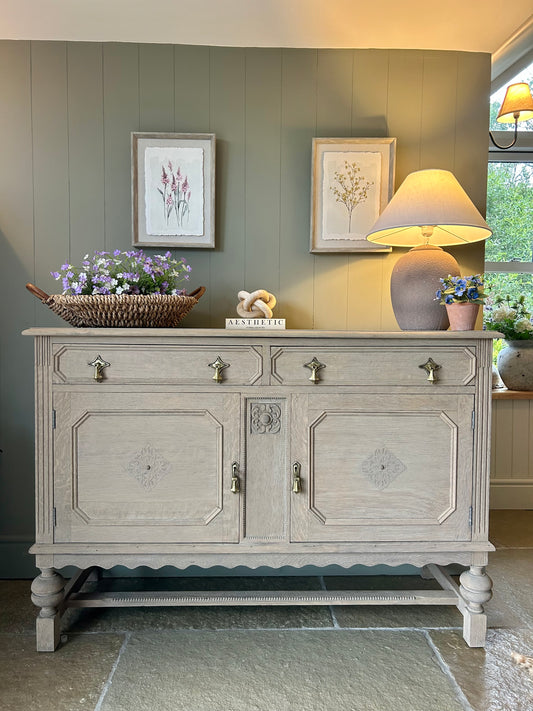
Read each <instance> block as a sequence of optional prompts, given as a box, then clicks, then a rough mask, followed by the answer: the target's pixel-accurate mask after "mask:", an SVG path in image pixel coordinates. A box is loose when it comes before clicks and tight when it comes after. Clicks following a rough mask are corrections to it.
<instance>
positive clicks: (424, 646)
mask: <svg viewBox="0 0 533 711" xmlns="http://www.w3.org/2000/svg"><path fill="white" fill-rule="evenodd" d="M491 540H492V542H493V543H494V544H495V545H496V547H497V550H496V552H495V553H493V554H491V556H490V563H489V570H488V572H489V574H490V575H491V577H492V578H493V580H494V593H495V594H494V598H493V600H492V601H491V602H490V603H489V604H488V606H487V611H488V617H489V626H490V629H489V633H488V639H487V645H486V647H485V649H469V648H468V647H467V646H466V644H465V643H464V641H463V639H462V636H461V625H462V617H461V615H460V614H459V613H458V612H457V610H456V609H455V608H449V607H445V608H439V607H428V608H424V607H359V608H358V607H334V608H330V607H286V608H285V607H283V608H204V609H201V608H133V609H132V608H129V609H128V608H120V609H100V610H80V611H74V610H70V611H69V612H68V613H67V614H66V615H65V617H64V620H63V633H64V637H63V640H64V641H63V643H62V645H61V646H60V648H59V649H58V650H57V651H56V652H55V653H54V654H43V653H41V654H38V653H37V652H35V651H34V650H35V637H34V632H33V626H34V619H35V614H36V611H35V608H33V605H32V604H31V602H30V592H29V588H30V581H27V580H4V581H0V709H2V711H74V710H78V709H79V710H80V711H145V710H146V711H289V709H290V711H315V710H317V711H319V710H320V711H330V710H331V711H389V710H390V711H393V710H394V711H465V710H470V711H472V710H473V711H532V710H533V676H530V675H529V673H528V670H527V669H525V668H524V667H521V666H518V665H517V664H516V663H514V661H513V660H512V659H511V653H512V652H513V651H516V652H519V653H522V654H525V655H528V656H533V595H532V594H531V593H532V583H533V511H492V512H491ZM105 582H106V584H107V585H108V586H109V587H110V588H111V587H112V586H113V585H119V584H121V585H122V586H123V585H124V583H127V584H128V585H129V586H130V587H131V588H132V589H139V588H140V587H141V586H142V585H143V584H144V583H146V581H142V580H136V579H127V580H126V581H120V583H119V582H117V581H116V580H112V579H107V580H106V581H105ZM166 582H167V583H168V582H169V581H168V580H167V581H166ZM185 582H186V583H187V586H189V587H192V588H194V587H197V588H201V587H205V586H206V585H208V586H209V587H210V588H212V589H235V588H236V587H238V586H241V587H244V588H250V587H253V588H255V589H265V588H266V589H268V588H270V589H275V588H278V589H282V588H285V589H289V588H290V587H293V588H295V587H303V588H306V589H311V590H312V589H320V588H322V587H324V586H326V587H328V588H331V589H341V588H350V587H353V588H357V587H360V588H369V587H372V586H375V587H379V586H383V585H384V583H386V587H387V588H389V589H390V588H391V587H395V588H402V587H404V588H409V587H414V584H413V582H412V580H410V578H409V577H408V576H387V577H386V579H384V578H379V577H365V578H355V577H352V576H348V577H346V576H338V577H324V578H318V577H298V578H296V577H295V578H281V577H272V578H253V577H252V578H239V579H237V578H209V579H207V580H199V579H188V580H186V581H185ZM148 584H149V586H150V587H151V588H153V587H154V585H156V581H155V580H154V579H151V580H149V581H148ZM173 584H174V585H176V586H177V587H178V588H179V587H182V586H183V584H184V582H183V581H182V580H181V579H174V580H173ZM416 584H423V585H431V582H428V581H421V580H420V581H418V580H417V583H416Z"/></svg>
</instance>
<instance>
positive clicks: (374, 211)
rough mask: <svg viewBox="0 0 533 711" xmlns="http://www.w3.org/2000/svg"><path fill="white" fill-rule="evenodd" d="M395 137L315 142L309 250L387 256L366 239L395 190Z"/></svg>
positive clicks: (318, 139)
mask: <svg viewBox="0 0 533 711" xmlns="http://www.w3.org/2000/svg"><path fill="white" fill-rule="evenodd" d="M395 164H396V139H395V138H313V146H312V174H311V245H310V251H311V252H313V253H315V254H317V253H326V252H390V251H391V248H390V247H384V246H382V245H376V244H373V243H372V242H369V241H368V240H367V239H366V234H367V233H368V232H369V231H370V229H371V228H372V226H373V225H374V223H375V221H376V220H377V218H378V216H379V215H380V213H381V212H382V211H383V209H384V208H385V206H386V205H387V203H388V202H389V200H390V199H391V197H392V195H393V192H394V171H395Z"/></svg>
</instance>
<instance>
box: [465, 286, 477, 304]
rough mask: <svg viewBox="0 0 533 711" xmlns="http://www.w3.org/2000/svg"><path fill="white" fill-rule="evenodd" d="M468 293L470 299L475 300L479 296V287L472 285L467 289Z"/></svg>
mask: <svg viewBox="0 0 533 711" xmlns="http://www.w3.org/2000/svg"><path fill="white" fill-rule="evenodd" d="M466 295H467V297H468V299H469V300H471V301H474V299H478V298H479V291H478V290H477V287H475V286H472V287H470V289H468V290H467V292H466Z"/></svg>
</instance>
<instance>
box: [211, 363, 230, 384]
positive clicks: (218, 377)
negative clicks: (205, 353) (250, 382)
mask: <svg viewBox="0 0 533 711" xmlns="http://www.w3.org/2000/svg"><path fill="white" fill-rule="evenodd" d="M209 367H210V368H214V370H215V374H214V375H213V380H214V381H215V383H221V382H222V371H223V370H224V369H225V368H229V363H224V361H223V360H222V358H221V357H220V356H217V359H216V360H215V361H213V363H209Z"/></svg>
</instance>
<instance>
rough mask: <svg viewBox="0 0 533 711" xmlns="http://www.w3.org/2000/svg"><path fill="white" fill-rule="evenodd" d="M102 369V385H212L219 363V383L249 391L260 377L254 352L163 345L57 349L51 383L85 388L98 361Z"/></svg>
mask: <svg viewBox="0 0 533 711" xmlns="http://www.w3.org/2000/svg"><path fill="white" fill-rule="evenodd" d="M98 357H100V359H101V360H102V361H103V362H104V363H106V364H107V365H105V366H104V367H103V368H102V377H101V380H102V382H107V383H110V384H122V383H124V384H126V383H151V384H154V383H168V384H172V383H175V384H180V385H187V384H191V385H193V384H194V385H216V382H215V380H214V379H213V376H214V375H215V372H216V371H215V368H214V367H212V365H211V364H213V363H215V361H217V358H218V359H220V361H222V363H223V366H222V368H221V369H220V371H219V372H220V378H221V381H220V382H221V383H222V384H224V383H227V384H228V385H253V384H254V383H257V382H258V381H259V380H260V379H261V376H262V373H263V364H262V358H261V355H260V353H258V351H257V350H256V349H255V348H254V347H253V346H244V345H243V346H230V345H220V346H217V345H212V344H208V345H187V344H179V345H164V344H151V345H149V346H148V345H141V344H119V345H113V344H109V343H104V342H102V343H98V342H97V341H95V342H94V343H91V344H90V345H89V344H86V343H83V344H79V345H78V344H70V343H69V344H56V346H55V347H54V353H53V382H54V383H65V384H88V383H91V382H94V381H95V366H94V365H92V364H93V363H94V361H95V359H97V358H98Z"/></svg>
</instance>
